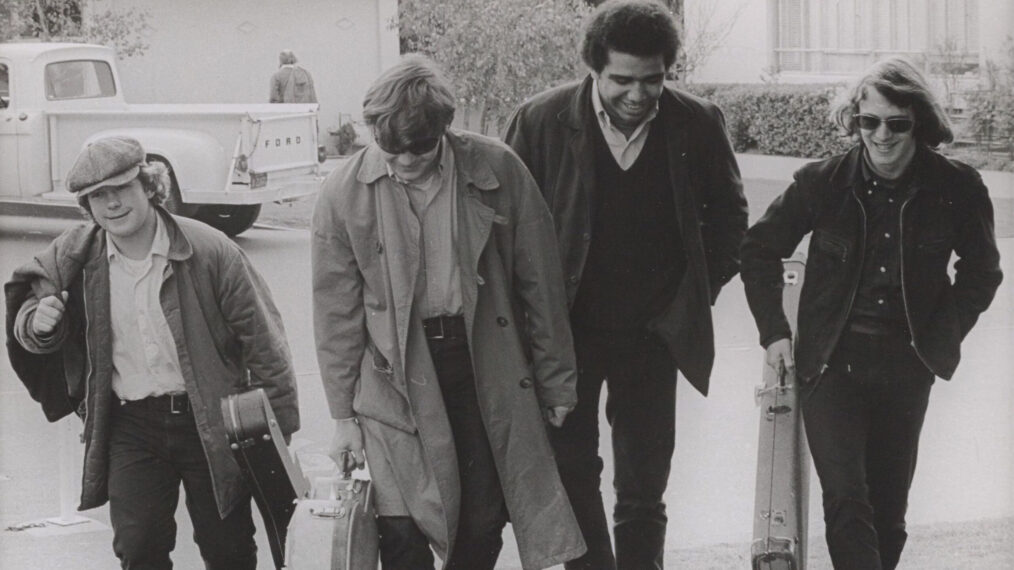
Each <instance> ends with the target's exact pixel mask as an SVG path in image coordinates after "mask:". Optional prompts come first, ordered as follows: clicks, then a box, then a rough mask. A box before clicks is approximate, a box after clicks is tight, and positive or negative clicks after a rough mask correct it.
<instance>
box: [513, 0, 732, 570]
mask: <svg viewBox="0 0 1014 570" xmlns="http://www.w3.org/2000/svg"><path fill="white" fill-rule="evenodd" d="M679 43H680V36H679V33H678V31H677V26H676V23H675V21H674V20H673V17H672V15H671V14H670V13H669V11H668V10H667V9H666V8H665V7H664V6H662V5H661V4H659V3H656V2H652V1H647V0H634V1H615V0H614V1H608V2H605V3H603V4H602V5H600V6H599V7H598V8H597V11H596V12H595V13H594V15H593V17H592V19H591V20H590V22H589V24H588V26H587V28H586V29H585V35H584V43H583V46H582V57H583V59H584V62H585V63H586V64H587V66H588V68H589V69H590V71H591V73H590V74H589V75H588V77H586V78H585V79H584V80H583V81H580V82H577V83H570V84H567V85H563V86H560V87H556V88H554V89H550V90H548V91H546V92H543V93H540V94H538V95H536V96H535V97H533V98H532V99H530V100H528V101H526V102H525V103H524V104H522V105H521V107H520V108H519V109H518V110H517V111H516V112H515V114H514V116H513V118H512V119H511V121H510V124H509V126H508V128H507V132H506V137H505V140H506V142H507V143H508V144H509V145H511V147H513V148H514V150H515V151H517V153H518V155H520V156H521V159H522V160H523V161H524V162H525V164H526V165H527V166H528V168H529V169H530V170H531V172H532V174H533V175H534V176H535V180H536V182H538V184H539V188H540V189H541V191H542V194H543V196H544V197H545V199H546V202H547V203H548V204H549V207H550V209H551V210H552V213H553V216H554V218H555V222H556V228H557V238H558V239H559V244H560V257H561V259H562V261H563V270H564V276H565V277H566V279H567V283H566V286H567V299H568V301H569V303H570V322H571V324H572V327H573V332H574V342H575V348H576V352H577V363H578V383H577V396H578V405H577V408H576V409H575V410H574V412H573V413H571V415H570V417H569V418H568V420H567V423H566V424H564V426H563V427H562V428H554V429H552V430H551V431H550V437H551V440H552V442H553V447H554V449H555V451H556V458H557V462H558V463H559V465H560V474H561V476H562V478H563V482H564V485H565V486H566V488H567V493H568V495H569V496H570V500H571V503H572V504H573V506H574V511H575V513H576V514H577V519H578V521H579V522H580V523H581V529H582V531H583V532H584V538H585V540H586V541H587V543H588V553H587V554H586V555H585V556H584V557H583V558H581V559H580V560H575V561H572V562H569V563H567V568H595V569H603V568H614V567H617V566H618V567H619V568H662V564H663V561H662V554H663V551H664V546H665V533H666V522H667V517H666V506H665V503H664V502H663V501H662V496H663V494H664V492H665V489H666V485H667V483H668V479H669V469H670V463H671V461H672V456H673V450H674V445H675V415H676V378H677V369H679V370H680V371H682V372H683V374H684V375H685V376H686V378H687V379H688V380H689V381H690V383H691V384H693V386H694V387H695V388H697V390H698V391H700V392H701V393H702V394H707V392H708V382H709V377H710V375H711V368H712V363H713V360H714V354H715V350H714V335H713V332H712V319H711V305H712V304H714V302H715V300H716V298H717V297H718V292H719V290H720V289H721V288H722V286H723V285H724V284H725V283H727V282H728V281H729V280H730V279H732V277H733V276H735V275H736V273H737V272H738V270H739V244H740V240H741V239H742V237H743V233H744V232H745V230H746V225H747V205H746V200H745V198H744V196H743V187H742V184H741V181H740V175H739V168H738V167H737V165H736V159H735V157H734V155H733V151H732V146H731V145H730V143H729V139H728V137H727V135H726V129H725V121H724V119H723V117H722V113H721V111H720V110H719V109H718V108H717V107H716V106H715V105H713V104H711V103H709V102H707V101H704V100H702V99H699V98H697V97H694V96H693V95H690V94H688V93H686V92H683V91H680V90H677V89H674V88H671V87H669V86H666V85H664V84H663V82H664V80H665V76H666V72H667V71H668V70H669V69H670V68H671V67H672V65H673V63H674V62H675V60H676V52H677V50H678V48H679ZM603 384H604V385H606V386H607V387H608V397H607V400H606V419H607V420H608V421H609V424H610V426H612V443H613V453H614V458H615V462H616V465H615V478H614V482H613V483H614V486H615V488H616V508H615V510H614V512H613V521H614V524H615V526H614V534H615V539H616V553H615V558H614V554H613V550H612V547H611V544H610V539H609V528H608V526H607V523H606V516H605V510H604V508H603V505H602V495H601V491H600V488H599V487H600V485H601V472H602V459H601V458H600V457H599V454H598V449H599V441H598V433H599V431H598V427H599V417H598V416H599V396H600V393H601V391H602V386H603Z"/></svg>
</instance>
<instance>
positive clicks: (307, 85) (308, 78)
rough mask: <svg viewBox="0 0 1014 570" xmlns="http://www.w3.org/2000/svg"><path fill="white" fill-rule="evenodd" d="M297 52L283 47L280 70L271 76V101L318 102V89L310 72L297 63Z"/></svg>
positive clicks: (279, 61) (279, 60)
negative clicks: (315, 87) (314, 85)
mask: <svg viewBox="0 0 1014 570" xmlns="http://www.w3.org/2000/svg"><path fill="white" fill-rule="evenodd" d="M296 61H297V60H296V54H294V53H292V50H290V49H283V50H282V51H281V53H279V54H278V71H276V72H275V73H274V74H273V75H272V76H271V95H270V96H269V98H268V100H269V102H271V103H316V102H317V90H316V89H314V87H313V76H312V75H310V72H309V71H307V70H305V69H303V68H302V67H300V66H299V65H296Z"/></svg>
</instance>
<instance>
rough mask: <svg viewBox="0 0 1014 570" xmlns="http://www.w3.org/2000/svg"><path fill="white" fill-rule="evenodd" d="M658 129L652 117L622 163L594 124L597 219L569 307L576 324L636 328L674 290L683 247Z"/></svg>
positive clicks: (665, 303) (683, 263) (681, 269)
mask: <svg viewBox="0 0 1014 570" xmlns="http://www.w3.org/2000/svg"><path fill="white" fill-rule="evenodd" d="M662 135H663V133H662V121H661V120H660V119H659V118H656V119H655V120H654V121H652V123H651V126H650V131H649V133H648V139H647V140H646V141H645V144H644V148H643V149H642V150H641V153H640V155H639V156H638V157H637V160H636V161H635V162H634V164H633V165H631V167H630V168H629V169H628V170H626V171H624V170H622V169H621V168H620V166H619V164H617V162H616V159H615V158H614V157H613V155H612V153H611V152H610V151H609V147H608V145H607V144H606V141H605V138H604V137H603V135H602V132H601V130H600V129H597V128H596V129H595V176H596V181H597V184H596V196H595V197H594V200H595V201H594V215H595V219H594V221H593V226H592V239H591V245H590V248H589V251H588V258H587V261H586V262H585V269H584V272H583V274H582V278H581V285H580V287H579V289H578V292H577V298H576V299H575V301H574V307H573V312H572V319H573V322H574V324H575V325H577V326H581V327H585V328H591V329H596V330H606V331H635V330H640V329H643V328H644V327H645V326H646V325H647V323H648V321H649V320H650V319H651V318H652V317H654V316H655V315H657V314H658V313H659V312H661V311H662V310H663V309H664V308H665V307H666V306H668V305H669V303H670V302H671V301H672V299H673V297H674V296H675V295H676V289H677V288H678V287H679V282H680V279H682V277H683V273H684V271H685V269H686V255H685V252H684V249H683V242H682V240H681V238H680V233H679V225H678V222H677V217H676V205H675V201H674V197H673V192H672V184H671V182H670V177H669V168H668V163H667V161H666V143H665V137H664V136H662Z"/></svg>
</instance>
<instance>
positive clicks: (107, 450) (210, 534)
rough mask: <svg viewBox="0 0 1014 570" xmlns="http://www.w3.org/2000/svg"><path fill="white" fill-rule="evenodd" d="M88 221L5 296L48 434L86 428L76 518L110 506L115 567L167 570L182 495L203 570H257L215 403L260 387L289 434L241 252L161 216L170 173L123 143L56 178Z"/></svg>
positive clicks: (291, 426)
mask: <svg viewBox="0 0 1014 570" xmlns="http://www.w3.org/2000/svg"><path fill="white" fill-rule="evenodd" d="M67 187H68V189H69V190H70V191H71V192H72V193H74V194H75V195H76V196H77V199H78V203H79V204H80V206H81V208H82V209H83V210H84V211H85V212H86V213H87V216H88V218H89V219H90V223H86V224H82V225H80V226H78V227H75V228H72V229H70V230H68V231H66V232H64V233H63V234H62V235H61V236H60V237H58V238H56V240H54V241H53V242H52V243H51V244H50V245H49V246H48V247H47V248H46V249H45V250H44V251H43V252H41V253H39V254H37V255H36V256H35V257H34V258H33V259H32V261H30V262H29V263H27V264H25V265H23V266H21V267H20V268H18V269H17V270H16V271H15V272H14V276H13V277H12V279H11V280H10V281H9V282H8V283H7V284H6V285H5V286H4V293H5V296H6V302H7V322H6V327H7V352H8V355H9V357H10V360H11V364H12V365H13V368H14V370H15V372H16V373H17V374H18V376H19V378H20V379H21V380H22V382H23V383H24V384H25V386H26V387H27V388H28V390H29V392H30V393H31V395H32V397H33V398H34V399H35V400H37V401H38V402H40V403H41V404H42V407H43V410H44V411H45V413H46V417H47V418H48V419H49V420H50V421H56V420H58V419H60V418H62V417H63V416H65V415H67V414H70V413H71V412H74V413H76V414H77V415H78V416H80V418H81V419H82V420H83V422H84V432H83V436H82V439H83V441H84V443H85V455H84V475H83V479H82V481H83V483H82V491H81V505H80V507H79V509H81V510H84V509H91V508H95V507H98V506H100V505H102V504H104V503H105V502H107V501H108V502H109V517H110V521H111V523H112V526H113V551H114V552H115V553H116V556H117V557H118V558H119V559H120V562H121V565H122V567H123V568H171V567H172V562H171V560H170V557H169V555H170V552H171V551H172V550H173V547H174V545H175V542H176V523H175V518H174V514H175V512H176V506H177V503H178V502H179V486H180V483H181V482H182V483H183V487H184V489H186V497H187V498H186V505H187V509H188V511H189V512H190V518H191V520H192V521H193V525H194V539H195V541H196V542H197V545H198V547H199V548H200V551H201V556H202V557H203V558H204V561H205V565H206V567H207V568H213V569H221V568H230V569H233V568H236V569H240V568H243V569H251V570H253V569H254V568H256V566H257V561H256V551H257V547H256V544H255V543H254V525H253V520H252V518H251V509H250V491H249V489H248V488H247V485H246V483H245V481H244V479H243V476H242V474H241V472H240V469H239V466H238V465H237V464H236V462H235V460H234V459H233V458H232V454H231V451H230V450H229V448H228V441H227V438H226V433H225V427H224V424H223V421H222V417H221V411H220V407H219V401H220V399H221V398H222V397H223V396H225V395H228V394H234V393H237V392H240V391H245V390H248V389H252V388H258V387H259V388H263V389H264V390H265V392H266V393H267V395H268V397H269V399H270V400H271V404H272V407H273V409H274V413H275V416H276V417H277V418H278V421H279V423H280V425H281V429H282V432H283V433H285V434H291V433H292V432H294V431H296V430H297V429H298V428H299V415H298V410H297V405H296V385H295V376H294V373H293V368H292V364H291V358H290V355H289V349H288V345H287V343H286V340H285V332H284V330H283V328H282V322H281V317H280V315H279V313H278V310H277V309H276V308H275V305H274V302H273V301H272V300H271V295H270V292H269V291H268V288H267V285H266V284H265V283H264V281H263V280H262V279H261V277H260V275H258V274H257V272H256V271H255V270H254V268H253V267H252V266H251V265H250V262H249V260H248V259H247V258H246V256H245V255H244V254H243V252H242V250H240V248H239V247H238V246H237V245H236V244H235V243H233V242H232V241H230V240H229V239H228V238H226V237H225V235H223V234H222V233H220V232H218V231H217V230H214V229H212V228H210V227H208V226H206V225H204V224H202V223H200V222H197V221H194V220H190V219H186V218H178V217H176V216H173V215H171V214H169V213H168V212H167V211H166V210H165V209H164V208H163V207H162V206H161V204H162V202H163V201H164V200H165V198H166V194H167V191H168V188H169V174H168V172H167V171H166V168H165V166H163V165H161V164H148V163H146V162H145V153H144V149H143V148H142V147H141V145H140V143H138V142H137V141H136V140H134V139H131V138H127V137H108V138H103V139H99V140H96V141H94V142H92V143H91V144H89V145H87V146H86V147H85V148H84V149H83V150H82V151H81V154H80V155H79V156H78V158H77V161H76V162H75V164H74V166H73V167H72V168H71V170H70V173H69V174H68V175H67Z"/></svg>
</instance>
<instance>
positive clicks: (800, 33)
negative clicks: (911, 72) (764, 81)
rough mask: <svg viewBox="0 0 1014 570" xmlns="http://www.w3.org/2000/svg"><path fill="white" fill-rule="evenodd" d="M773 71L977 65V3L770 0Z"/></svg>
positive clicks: (850, 71) (832, 71) (844, 71)
mask: <svg viewBox="0 0 1014 570" xmlns="http://www.w3.org/2000/svg"><path fill="white" fill-rule="evenodd" d="M772 5H773V6H774V7H775V10H776V11H777V22H778V24H777V29H776V30H774V32H775V34H774V35H775V36H777V41H776V44H775V48H774V50H775V62H776V66H777V68H778V71H787V72H800V73H827V74H838V73H842V74H853V73H857V72H859V71H862V70H863V69H865V68H866V67H867V66H868V65H870V64H871V63H873V62H874V61H876V60H878V59H881V58H883V57H885V56H889V55H905V56H908V57H909V58H911V59H912V60H914V61H916V62H919V63H923V62H925V63H927V64H928V65H929V66H930V68H931V69H933V68H936V67H939V66H940V65H948V66H951V68H952V69H953V66H955V65H958V66H965V67H967V70H974V69H976V68H977V66H978V51H979V42H978V27H979V10H978V8H979V0H773V2H772Z"/></svg>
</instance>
